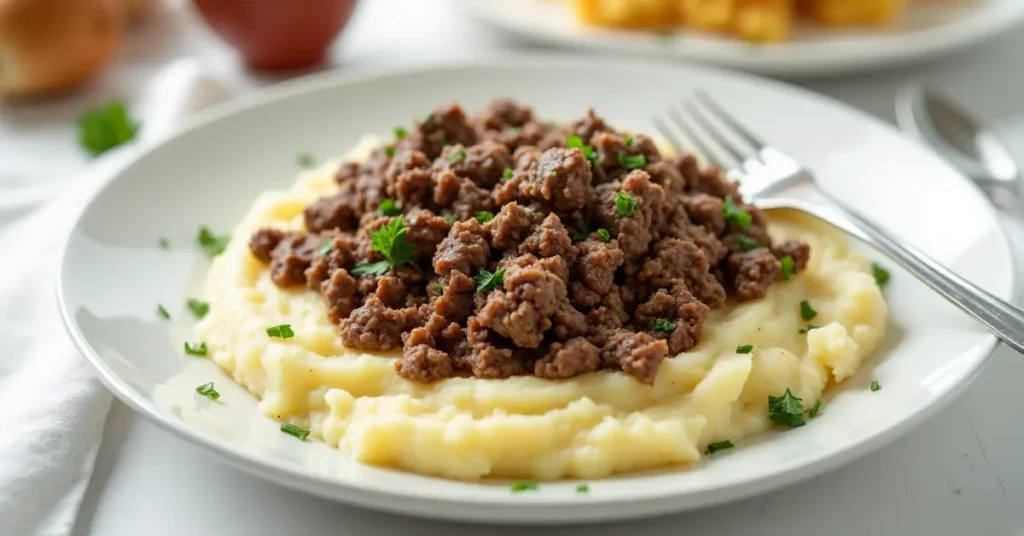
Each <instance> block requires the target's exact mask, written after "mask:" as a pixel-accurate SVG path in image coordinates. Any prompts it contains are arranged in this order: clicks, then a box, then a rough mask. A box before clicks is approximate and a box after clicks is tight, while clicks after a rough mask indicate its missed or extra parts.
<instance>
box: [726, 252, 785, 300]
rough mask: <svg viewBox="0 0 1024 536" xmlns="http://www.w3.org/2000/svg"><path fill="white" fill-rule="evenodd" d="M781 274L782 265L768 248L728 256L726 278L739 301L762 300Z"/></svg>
mask: <svg viewBox="0 0 1024 536" xmlns="http://www.w3.org/2000/svg"><path fill="white" fill-rule="evenodd" d="M781 273H782V264H781V263H779V260H778V259H776V258H775V255H774V254H772V252H771V250H770V249H768V248H758V249H754V250H751V251H746V252H743V253H733V254H732V255H729V269H728V277H729V279H730V281H731V284H732V290H733V292H735V293H736V299H737V300H739V301H750V300H757V299H760V298H763V297H764V295H765V293H766V292H767V290H768V287H769V286H771V284H772V283H774V282H775V281H776V280H778V279H779V277H780V275H781Z"/></svg>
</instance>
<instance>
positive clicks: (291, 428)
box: [281, 422, 309, 441]
mask: <svg viewBox="0 0 1024 536" xmlns="http://www.w3.org/2000/svg"><path fill="white" fill-rule="evenodd" d="M281 431H282V432H284V433H286V434H288V435H290V436H295V437H297V438H299V439H300V440H301V441H305V440H306V438H307V437H309V430H303V429H302V428H299V427H298V426H295V425H294V424H292V423H290V422H286V423H284V424H282V425H281Z"/></svg>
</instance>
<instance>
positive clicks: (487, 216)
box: [473, 210, 494, 223]
mask: <svg viewBox="0 0 1024 536" xmlns="http://www.w3.org/2000/svg"><path fill="white" fill-rule="evenodd" d="M473 217H474V218H476V221H478V222H480V223H487V222H489V221H491V220H493V219H494V213H493V212H487V211H486V210H481V211H479V212H477V213H476V214H474V215H473Z"/></svg>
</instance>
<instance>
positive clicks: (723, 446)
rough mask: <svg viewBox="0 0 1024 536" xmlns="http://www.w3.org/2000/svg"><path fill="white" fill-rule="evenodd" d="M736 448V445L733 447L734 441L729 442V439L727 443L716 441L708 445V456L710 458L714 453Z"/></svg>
mask: <svg viewBox="0 0 1024 536" xmlns="http://www.w3.org/2000/svg"><path fill="white" fill-rule="evenodd" d="M735 446H736V445H733V444H732V441H729V440H728V439H726V440H725V441H716V442H714V443H709V444H708V451H707V452H708V455H709V456H710V455H711V454H714V453H716V452H718V451H722V450H727V449H731V448H733V447H735Z"/></svg>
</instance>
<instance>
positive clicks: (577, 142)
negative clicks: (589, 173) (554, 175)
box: [565, 134, 599, 166]
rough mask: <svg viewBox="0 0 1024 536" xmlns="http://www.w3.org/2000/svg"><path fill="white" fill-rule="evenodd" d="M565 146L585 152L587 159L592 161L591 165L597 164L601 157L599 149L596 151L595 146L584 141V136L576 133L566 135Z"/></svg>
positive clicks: (584, 155)
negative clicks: (598, 153)
mask: <svg viewBox="0 0 1024 536" xmlns="http://www.w3.org/2000/svg"><path fill="white" fill-rule="evenodd" d="M565 146H566V147H568V148H570V149H579V150H580V151H582V152H583V157H584V158H586V159H587V162H590V165H592V166H596V165H597V161H598V158H599V157H598V155H597V151H595V150H594V148H593V147H591V146H589V145H587V144H585V143H583V138H581V137H579V136H577V135H575V134H570V135H568V136H566V137H565Z"/></svg>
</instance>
